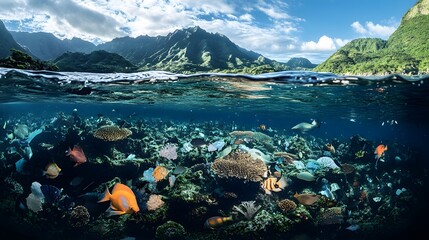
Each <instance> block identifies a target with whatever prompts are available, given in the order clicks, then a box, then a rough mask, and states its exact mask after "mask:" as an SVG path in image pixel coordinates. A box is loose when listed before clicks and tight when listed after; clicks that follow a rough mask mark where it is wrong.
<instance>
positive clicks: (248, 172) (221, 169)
mask: <svg viewBox="0 0 429 240" xmlns="http://www.w3.org/2000/svg"><path fill="white" fill-rule="evenodd" d="M212 169H213V171H214V172H215V173H216V175H218V176H219V177H221V178H229V177H235V178H239V179H243V180H244V181H254V182H258V181H261V180H262V178H263V177H266V175H267V166H266V165H265V163H264V162H263V161H260V160H255V159H253V158H252V157H251V156H250V154H248V153H244V152H241V151H236V152H233V153H230V154H229V155H227V156H226V157H224V158H218V159H216V160H215V161H214V162H213V164H212Z"/></svg>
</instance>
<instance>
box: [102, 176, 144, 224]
mask: <svg viewBox="0 0 429 240" xmlns="http://www.w3.org/2000/svg"><path fill="white" fill-rule="evenodd" d="M106 201H110V208H109V209H108V210H107V212H108V216H112V215H122V214H126V213H135V212H138V211H140V208H139V206H138V205H137V199H136V195H134V192H133V191H132V190H131V188H129V187H128V186H127V185H124V184H121V183H116V184H115V186H114V187H113V190H112V194H110V192H109V189H108V188H106V191H105V192H104V197H103V198H102V199H101V200H100V201H98V202H99V203H100V202H106Z"/></svg>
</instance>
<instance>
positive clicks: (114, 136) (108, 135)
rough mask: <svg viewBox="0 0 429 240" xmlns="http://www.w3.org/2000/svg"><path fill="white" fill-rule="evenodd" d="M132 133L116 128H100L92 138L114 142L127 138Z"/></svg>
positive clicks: (125, 129)
mask: <svg viewBox="0 0 429 240" xmlns="http://www.w3.org/2000/svg"><path fill="white" fill-rule="evenodd" d="M131 134H132V132H131V131H130V130H129V129H128V128H120V127H118V126H110V125H107V126H102V127H100V128H99V129H97V130H95V132H94V134H93V135H94V137H96V138H98V139H102V140H104V141H109V142H114V141H119V140H122V139H125V138H127V137H128V136H130V135H131Z"/></svg>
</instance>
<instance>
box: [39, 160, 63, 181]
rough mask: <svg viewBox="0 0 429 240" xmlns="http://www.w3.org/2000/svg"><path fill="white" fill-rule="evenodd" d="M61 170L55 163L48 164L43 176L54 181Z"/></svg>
mask: <svg viewBox="0 0 429 240" xmlns="http://www.w3.org/2000/svg"><path fill="white" fill-rule="evenodd" d="M60 172H61V168H60V167H58V165H57V164H56V163H54V162H52V163H48V164H47V165H46V167H45V171H43V176H46V177H47V178H49V179H54V178H56V177H58V175H60Z"/></svg>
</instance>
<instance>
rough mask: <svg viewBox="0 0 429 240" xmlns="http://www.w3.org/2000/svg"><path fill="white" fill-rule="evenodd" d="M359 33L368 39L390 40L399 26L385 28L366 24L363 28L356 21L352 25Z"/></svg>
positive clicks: (370, 23) (369, 23)
mask: <svg viewBox="0 0 429 240" xmlns="http://www.w3.org/2000/svg"><path fill="white" fill-rule="evenodd" d="M350 26H351V27H352V28H353V30H355V31H356V32H357V33H359V34H361V35H363V36H368V37H380V38H384V39H386V38H389V36H390V35H391V34H392V33H393V32H394V31H395V30H396V28H397V24H394V25H392V26H383V25H380V24H374V23H373V22H366V23H365V26H363V25H362V24H361V23H360V22H358V21H356V22H353V23H352V24H351V25H350Z"/></svg>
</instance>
